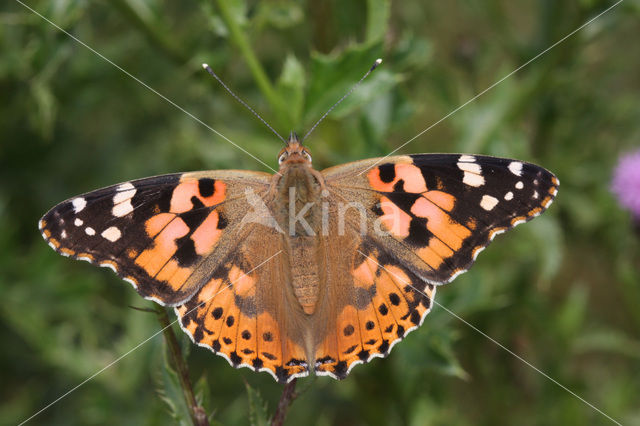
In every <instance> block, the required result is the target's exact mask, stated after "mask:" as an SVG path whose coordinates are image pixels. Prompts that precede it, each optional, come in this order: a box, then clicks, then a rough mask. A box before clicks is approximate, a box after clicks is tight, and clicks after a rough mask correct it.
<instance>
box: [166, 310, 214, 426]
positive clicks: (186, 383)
mask: <svg viewBox="0 0 640 426" xmlns="http://www.w3.org/2000/svg"><path fill="white" fill-rule="evenodd" d="M155 311H156V314H157V316H158V321H159V322H160V326H161V327H162V333H163V334H164V339H165V342H167V347H168V348H169V353H170V354H171V361H172V364H173V368H175V370H176V373H177V374H178V378H179V379H180V386H181V387H182V393H183V395H184V399H185V400H186V401H187V406H188V407H189V414H190V415H191V422H192V423H193V425H194V426H209V419H208V418H207V413H206V412H205V410H204V408H202V407H200V406H199V405H198V402H197V401H196V397H195V394H194V392H193V386H191V379H190V378H189V369H188V368H187V364H186V363H185V361H184V357H183V356H182V350H181V349H180V345H179V344H178V339H176V335H175V334H174V332H173V329H172V328H171V322H170V321H169V316H168V315H167V311H166V310H165V309H164V308H163V307H162V306H157V307H156V310H155Z"/></svg>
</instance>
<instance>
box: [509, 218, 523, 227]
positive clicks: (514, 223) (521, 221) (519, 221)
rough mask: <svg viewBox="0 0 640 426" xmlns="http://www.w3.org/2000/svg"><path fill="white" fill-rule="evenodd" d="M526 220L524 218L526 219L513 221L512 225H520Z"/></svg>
mask: <svg viewBox="0 0 640 426" xmlns="http://www.w3.org/2000/svg"><path fill="white" fill-rule="evenodd" d="M525 222H526V220H524V219H520V220H516V221H515V222H513V224H512V226H518V225H520V224H522V223H525Z"/></svg>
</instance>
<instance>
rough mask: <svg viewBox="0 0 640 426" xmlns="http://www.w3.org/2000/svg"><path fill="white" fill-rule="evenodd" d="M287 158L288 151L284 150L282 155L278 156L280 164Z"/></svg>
mask: <svg viewBox="0 0 640 426" xmlns="http://www.w3.org/2000/svg"><path fill="white" fill-rule="evenodd" d="M286 159H287V153H286V152H283V153H282V154H281V155H280V157H278V164H282V162H283V161H284V160H286Z"/></svg>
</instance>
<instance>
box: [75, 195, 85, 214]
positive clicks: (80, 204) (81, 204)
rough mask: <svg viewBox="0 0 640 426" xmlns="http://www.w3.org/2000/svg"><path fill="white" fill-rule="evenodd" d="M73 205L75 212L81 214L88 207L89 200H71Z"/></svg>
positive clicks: (80, 198) (79, 198)
mask: <svg viewBox="0 0 640 426" xmlns="http://www.w3.org/2000/svg"><path fill="white" fill-rule="evenodd" d="M71 204H72V205H73V212H74V213H79V212H81V211H82V210H83V209H84V208H85V207H86V206H87V200H85V199H84V198H82V197H78V198H74V199H73V200H71Z"/></svg>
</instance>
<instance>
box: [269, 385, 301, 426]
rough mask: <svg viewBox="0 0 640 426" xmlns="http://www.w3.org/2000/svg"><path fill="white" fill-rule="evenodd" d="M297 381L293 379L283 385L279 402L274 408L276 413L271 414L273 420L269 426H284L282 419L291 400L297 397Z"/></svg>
mask: <svg viewBox="0 0 640 426" xmlns="http://www.w3.org/2000/svg"><path fill="white" fill-rule="evenodd" d="M297 381H298V379H293V380H292V381H290V382H289V383H287V384H286V385H284V389H282V395H280V401H278V408H276V412H275V413H274V414H273V419H272V420H271V426H282V425H283V424H284V419H285V417H287V410H288V409H289V406H290V405H291V403H293V400H294V399H296V397H297V396H298V394H297V393H296V382H297Z"/></svg>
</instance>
